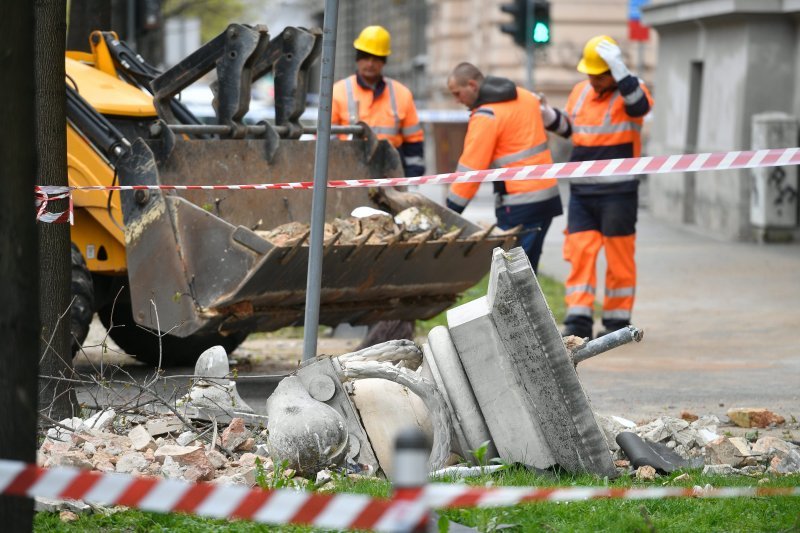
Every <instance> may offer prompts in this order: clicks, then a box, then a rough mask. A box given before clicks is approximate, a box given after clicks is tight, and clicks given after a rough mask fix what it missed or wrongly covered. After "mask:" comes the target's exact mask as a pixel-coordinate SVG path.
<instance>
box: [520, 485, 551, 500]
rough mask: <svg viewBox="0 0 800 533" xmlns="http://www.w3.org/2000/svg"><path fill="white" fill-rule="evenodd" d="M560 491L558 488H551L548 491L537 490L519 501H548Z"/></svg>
mask: <svg viewBox="0 0 800 533" xmlns="http://www.w3.org/2000/svg"><path fill="white" fill-rule="evenodd" d="M557 490H559V488H558V487H550V488H546V489H536V490H535V491H533V492H531V493H529V494H526V495H525V496H523V497H522V498H520V499H519V501H520V502H532V501H539V500H547V499H549V498H550V495H551V494H553V493H554V492H555V491H557Z"/></svg>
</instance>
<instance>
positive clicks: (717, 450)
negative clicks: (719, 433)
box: [705, 437, 744, 468]
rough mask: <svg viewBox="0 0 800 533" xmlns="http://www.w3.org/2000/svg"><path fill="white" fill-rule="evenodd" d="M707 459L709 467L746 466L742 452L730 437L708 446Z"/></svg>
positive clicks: (721, 438) (717, 440) (715, 441)
mask: <svg viewBox="0 0 800 533" xmlns="http://www.w3.org/2000/svg"><path fill="white" fill-rule="evenodd" d="M705 457H706V464H709V465H730V466H732V467H734V468H739V467H740V466H744V465H743V458H742V456H741V452H740V451H739V449H738V448H737V447H736V446H734V445H733V443H732V442H731V441H730V440H729V439H728V437H720V438H718V439H716V440H714V441H712V442H709V443H708V444H706V450H705Z"/></svg>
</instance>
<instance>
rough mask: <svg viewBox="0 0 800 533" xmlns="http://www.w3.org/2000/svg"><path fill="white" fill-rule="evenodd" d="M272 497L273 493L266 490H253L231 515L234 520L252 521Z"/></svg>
mask: <svg viewBox="0 0 800 533" xmlns="http://www.w3.org/2000/svg"><path fill="white" fill-rule="evenodd" d="M271 497H272V493H271V492H268V491H265V490H251V491H250V493H248V494H247V496H245V497H244V498H243V499H242V501H241V502H240V503H239V505H238V506H237V507H236V509H234V510H233V512H232V513H231V517H233V518H243V519H248V520H249V519H251V518H253V515H255V514H256V513H257V512H258V510H259V509H261V507H262V506H263V505H264V504H265V503H267V501H268V500H269V499H270V498H271Z"/></svg>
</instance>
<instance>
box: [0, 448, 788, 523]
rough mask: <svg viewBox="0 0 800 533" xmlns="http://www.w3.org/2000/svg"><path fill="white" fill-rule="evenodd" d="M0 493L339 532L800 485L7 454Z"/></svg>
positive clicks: (771, 492)
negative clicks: (286, 471)
mask: <svg viewBox="0 0 800 533" xmlns="http://www.w3.org/2000/svg"><path fill="white" fill-rule="evenodd" d="M0 494H13V495H17V496H28V497H37V496H38V497H44V498H51V499H67V500H85V501H87V502H91V503H95V504H99V505H124V506H127V507H133V508H136V509H141V510H144V511H153V512H159V513H170V512H183V513H188V514H194V515H198V516H204V517H208V518H239V519H245V520H252V521H255V522H260V523H266V524H305V525H313V526H318V527H324V528H334V529H347V528H349V529H373V530H375V531H410V530H412V529H414V528H415V527H416V526H417V525H418V524H419V523H420V521H421V520H423V519H424V517H425V516H426V514H427V512H428V510H429V509H440V508H448V507H450V508H452V507H500V506H509V505H516V504H519V503H525V502H533V501H549V502H571V501H584V500H590V499H607V498H616V499H625V500H654V499H662V498H681V497H697V498H738V497H764V496H800V487H778V488H773V487H729V488H719V489H708V490H705V489H704V490H702V491H696V490H694V489H690V488H682V487H654V488H613V487H548V488H536V487H488V488H487V487H471V486H468V485H463V484H444V483H432V484H429V485H427V486H425V487H424V488H422V489H419V490H416V489H405V490H404V491H402V492H400V491H399V492H398V493H397V494H396V496H395V498H394V499H392V500H381V499H373V498H370V497H369V496H366V495H361V494H317V493H313V492H302V491H296V490H288V489H280V490H262V489H258V488H252V489H251V488H248V487H244V486H242V485H214V484H210V483H196V484H193V483H189V482H186V481H181V480H176V479H161V478H154V477H134V476H131V475H128V474H115V473H103V472H95V471H89V470H79V469H76V468H50V469H44V468H40V467H38V466H35V465H26V464H25V463H23V462H19V461H9V460H4V459H0Z"/></svg>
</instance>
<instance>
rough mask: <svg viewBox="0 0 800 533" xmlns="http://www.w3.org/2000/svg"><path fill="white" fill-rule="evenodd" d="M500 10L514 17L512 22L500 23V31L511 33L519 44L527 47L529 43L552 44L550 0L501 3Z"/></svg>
mask: <svg viewBox="0 0 800 533" xmlns="http://www.w3.org/2000/svg"><path fill="white" fill-rule="evenodd" d="M500 10H501V11H503V13H509V14H511V18H512V20H511V22H505V23H503V24H501V25H500V31H502V32H503V33H507V34H509V35H511V37H512V38H513V39H514V42H515V43H516V44H517V45H519V46H521V47H523V48H525V47H526V46H528V45H529V44H533V45H534V46H545V45H548V44H550V2H549V1H548V0H515V1H514V2H510V3H507V4H501V5H500ZM528 17H530V19H529V18H528Z"/></svg>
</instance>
